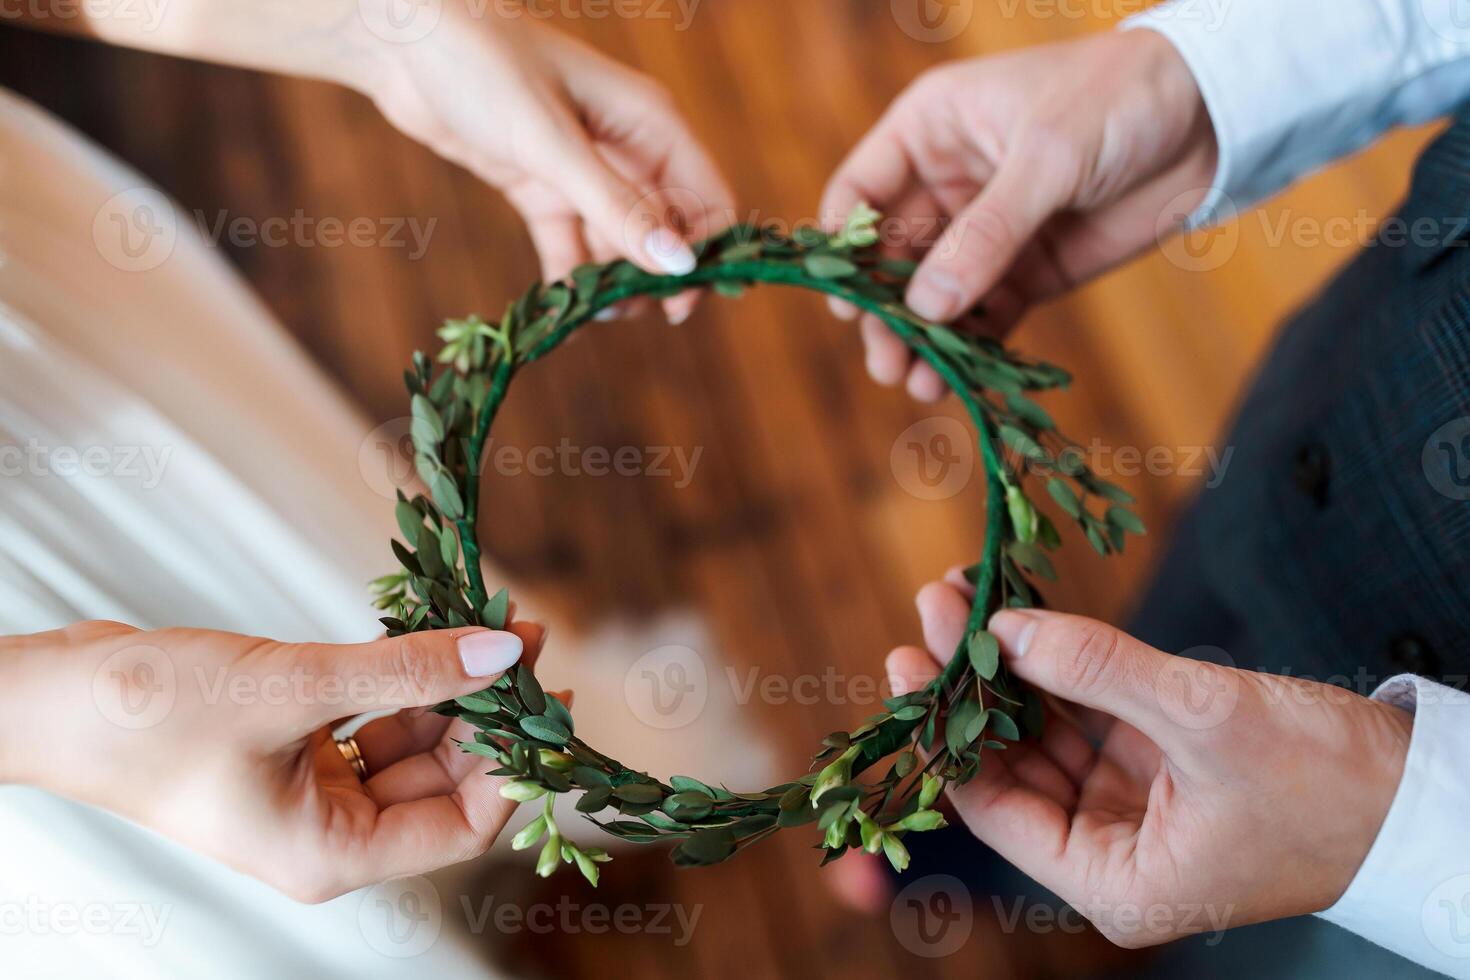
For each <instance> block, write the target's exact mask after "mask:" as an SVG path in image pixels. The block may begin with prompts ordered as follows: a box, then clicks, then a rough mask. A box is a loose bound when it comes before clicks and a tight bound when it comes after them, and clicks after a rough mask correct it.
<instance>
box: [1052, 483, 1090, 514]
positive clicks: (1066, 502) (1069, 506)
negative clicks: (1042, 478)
mask: <svg viewBox="0 0 1470 980" xmlns="http://www.w3.org/2000/svg"><path fill="white" fill-rule="evenodd" d="M1046 492H1047V493H1049V494H1051V499H1053V500H1055V501H1056V502H1057V506H1058V507H1060V508H1062V510H1063V511H1065V512H1066V514H1067V516H1068V517H1072V518H1076V517H1080V516H1082V501H1081V500H1079V499H1078V497H1077V493H1076V491H1074V490H1073V489H1072V486H1071V484H1069V483H1067V481H1065V480H1062V479H1058V478H1057V477H1052V478H1051V479H1050V480H1047V481H1046Z"/></svg>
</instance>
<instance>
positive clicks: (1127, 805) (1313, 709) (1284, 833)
mask: <svg viewBox="0 0 1470 980" xmlns="http://www.w3.org/2000/svg"><path fill="white" fill-rule="evenodd" d="M919 612H920V616H921V618H922V620H923V624H924V638H925V641H926V643H927V645H928V647H929V649H930V650H933V651H940V652H939V653H933V654H931V653H928V652H926V651H924V650H920V649H918V648H917V647H901V648H899V649H897V650H895V651H894V652H893V653H892V654H890V655H889V658H888V671H889V674H890V677H891V679H892V682H893V685H894V687H895V689H896V690H897V691H899V692H902V691H909V690H914V689H916V688H917V687H919V686H922V685H923V684H926V683H928V682H929V680H931V679H932V678H933V677H934V676H935V675H937V674H938V673H939V671H940V669H941V667H942V665H943V661H944V660H945V659H947V658H948V656H949V654H950V652H951V651H953V650H954V649H955V647H956V645H957V643H958V641H959V639H960V637H961V636H962V634H963V631H964V627H965V622H966V618H967V616H968V613H969V603H968V602H967V601H966V599H965V598H964V596H963V595H962V594H961V592H960V591H959V590H958V589H957V588H956V587H955V586H951V585H939V584H935V585H929V586H926V587H925V588H924V590H923V591H921V592H920V593H919ZM990 630H991V632H992V633H994V634H995V635H996V636H997V637H999V639H1000V641H1001V648H1002V650H1003V652H1004V654H1005V657H1006V661H1007V664H1008V666H1009V667H1010V670H1011V672H1012V673H1013V674H1014V675H1015V676H1016V677H1018V678H1020V679H1021V680H1022V681H1025V682H1026V683H1028V684H1030V685H1032V686H1033V687H1035V688H1037V689H1039V690H1041V691H1042V692H1044V693H1045V694H1046V695H1048V698H1047V701H1048V713H1047V719H1046V732H1045V735H1044V736H1043V737H1042V739H1041V740H1040V741H1039V742H1027V743H1022V744H1020V745H1013V746H1010V747H1009V748H1007V749H1005V750H1002V751H988V750H987V751H986V752H985V754H984V758H983V761H982V765H981V769H980V774H979V775H978V776H977V777H976V778H975V779H974V780H973V781H972V782H970V783H968V784H967V785H965V786H961V787H957V788H954V789H953V790H952V791H951V792H950V799H951V802H952V803H953V805H954V808H955V810H956V811H957V812H958V813H959V816H960V817H961V819H963V820H964V822H965V824H966V825H967V826H968V827H969V828H970V830H971V831H973V832H974V834H975V835H976V836H977V837H979V838H980V839H981V840H982V841H984V842H985V843H986V844H988V845H990V846H991V847H993V848H994V849H995V850H996V851H997V852H999V853H1000V854H1001V855H1002V856H1003V857H1005V858H1006V859H1007V860H1009V861H1011V862H1012V863H1014V864H1015V865H1016V866H1017V867H1019V868H1020V869H1021V870H1023V871H1025V872H1026V873H1027V874H1029V875H1031V876H1032V877H1034V878H1035V879H1036V880H1037V881H1039V882H1041V883H1042V884H1043V885H1045V886H1046V887H1047V888H1050V889H1051V890H1052V891H1054V892H1056V893H1057V894H1058V895H1060V896H1061V897H1062V898H1063V899H1065V900H1066V901H1067V902H1069V903H1071V904H1072V905H1073V906H1074V907H1075V908H1076V909H1077V910H1078V911H1079V912H1081V913H1082V914H1083V915H1086V916H1088V917H1089V918H1091V919H1092V922H1093V924H1094V925H1096V926H1097V928H1098V929H1099V930H1100V931H1101V932H1102V933H1103V934H1104V935H1105V936H1107V937H1108V938H1109V939H1111V940H1112V941H1113V942H1115V943H1118V944H1120V945H1124V946H1147V945H1152V944H1155V943H1161V942H1165V941H1167V940H1170V939H1175V938H1177V937H1179V936H1181V935H1186V934H1189V933H1192V932H1199V931H1212V930H1215V929H1218V928H1221V927H1224V926H1229V927H1234V926H1241V925H1248V924H1250V923H1253V922H1261V921H1265V920H1269V919H1278V918H1285V917H1287V916H1292V915H1302V914H1306V913H1310V912H1317V911H1320V910H1322V909H1325V908H1327V907H1328V906H1330V905H1331V904H1333V903H1334V902H1335V901H1336V900H1337V899H1338V898H1339V897H1340V896H1341V895H1342V894H1343V892H1344V891H1346V890H1347V886H1348V884H1349V883H1350V882H1351V881H1352V878H1353V875H1354V874H1355V873H1356V872H1357V869H1358V867H1359V866H1360V865H1361V864H1362V862H1363V859H1364V857H1365V856H1366V855H1367V853H1368V849H1369V847H1370V846H1371V845H1372V843H1373V840H1374V838H1375V837H1376V836H1377V834H1378V830H1379V828H1380V827H1381V826H1382V823H1383V819H1384V817H1385V815H1386V814H1387V812H1388V808H1389V804H1390V803H1392V801H1393V797H1394V794H1395V792H1396V791H1397V789H1398V784H1399V779H1400V777H1401V776H1402V774H1403V767H1404V758H1405V756H1406V755H1407V753H1408V746H1409V734H1410V729H1411V725H1412V720H1411V718H1410V716H1409V715H1408V714H1407V713H1406V712H1404V711H1402V710H1400V709H1399V708H1396V707H1393V706H1391V705H1387V704H1383V703H1380V702H1377V701H1372V700H1369V699H1368V698H1364V697H1360V696H1359V695H1356V694H1353V693H1350V692H1347V691H1344V690H1342V689H1340V688H1336V687H1332V686H1329V685H1326V684H1317V683H1312V682H1309V681H1303V680H1297V679H1293V678H1285V677H1277V676H1273V675H1269V674H1259V673H1253V672H1250V671H1244V670H1234V669H1231V668H1227V667H1221V666H1217V665H1214V664H1208V663H1202V662H1200V661H1195V660H1188V659H1185V658H1183V657H1174V656H1171V655H1169V654H1166V653H1162V652H1160V651H1158V650H1155V649H1153V648H1152V647H1149V646H1146V645H1145V644H1143V643H1140V642H1139V641H1137V640H1135V639H1133V638H1132V637H1129V636H1126V635H1124V634H1122V633H1120V632H1118V631H1117V630H1115V629H1113V628H1112V627H1110V626H1106V625H1104V624H1102V623H1098V622H1094V621H1092V620H1088V619H1083V618H1081V617H1078V616H1065V615H1061V614H1057V613H1048V612H1041V611H1039V610H1024V611H1021V610H1008V611H1004V612H1000V613H997V614H996V615H995V617H994V618H993V619H992V620H991V623H990Z"/></svg>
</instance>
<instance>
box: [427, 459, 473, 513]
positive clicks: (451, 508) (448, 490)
mask: <svg viewBox="0 0 1470 980" xmlns="http://www.w3.org/2000/svg"><path fill="white" fill-rule="evenodd" d="M429 492H430V493H431V494H433V495H434V503H436V504H438V505H439V509H440V510H442V511H443V512H444V516H445V517H447V518H449V519H450V520H451V521H457V520H459V519H460V518H461V517H463V516H464V499H463V498H462V497H460V495H459V487H457V486H455V485H454V479H453V478H452V477H451V476H450V475H449V473H448V471H447V470H442V469H440V470H436V471H435V472H434V478H433V479H432V480H430V481H429Z"/></svg>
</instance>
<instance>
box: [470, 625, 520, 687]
mask: <svg viewBox="0 0 1470 980" xmlns="http://www.w3.org/2000/svg"><path fill="white" fill-rule="evenodd" d="M524 649H525V644H524V643H522V642H521V638H520V637H519V636H516V635H515V634H514V633H510V632H506V631H505V630H481V631H480V632H478V633H470V634H467V635H465V636H461V637H460V638H459V659H460V661H461V662H462V663H463V664H464V671H465V673H466V674H469V675H470V676H471V677H489V676H490V675H491V674H498V673H500V672H501V671H503V670H506V669H508V668H510V667H512V666H514V665H515V663H516V661H518V660H520V659H521V651H522V650H524Z"/></svg>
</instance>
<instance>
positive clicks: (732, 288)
mask: <svg viewBox="0 0 1470 980" xmlns="http://www.w3.org/2000/svg"><path fill="white" fill-rule="evenodd" d="M715 292H716V293H717V294H718V295H720V296H724V297H725V298H726V299H739V298H740V297H742V296H744V295H745V287H744V286H742V285H740V283H738V282H729V281H728V280H725V279H720V280H718V281H716V282H715Z"/></svg>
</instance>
